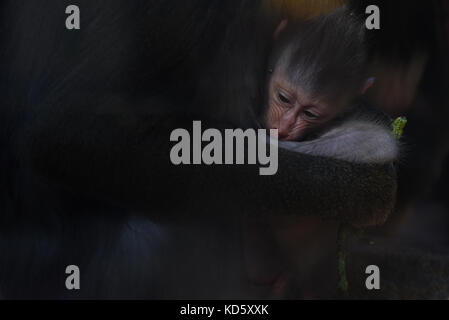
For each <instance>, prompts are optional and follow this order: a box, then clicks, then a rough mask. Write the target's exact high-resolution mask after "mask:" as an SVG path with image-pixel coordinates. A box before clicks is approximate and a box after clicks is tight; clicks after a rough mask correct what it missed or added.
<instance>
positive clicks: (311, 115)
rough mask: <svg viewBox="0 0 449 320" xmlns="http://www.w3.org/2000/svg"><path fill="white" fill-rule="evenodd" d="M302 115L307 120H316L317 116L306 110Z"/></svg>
mask: <svg viewBox="0 0 449 320" xmlns="http://www.w3.org/2000/svg"><path fill="white" fill-rule="evenodd" d="M304 115H305V116H306V117H307V118H309V119H316V118H318V116H317V115H316V114H314V113H312V112H310V111H308V110H306V111H304Z"/></svg>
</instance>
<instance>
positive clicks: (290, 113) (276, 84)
mask: <svg viewBox="0 0 449 320" xmlns="http://www.w3.org/2000/svg"><path fill="white" fill-rule="evenodd" d="M341 109H342V108H340V107H338V106H335V105H331V104H329V103H326V102H324V101H322V100H319V99H312V98H311V97H310V95H308V94H307V93H306V92H305V91H304V90H303V89H302V88H301V87H299V86H297V85H294V84H292V83H291V82H290V81H289V80H288V79H287V77H285V76H284V75H283V74H282V73H280V72H278V73H275V74H273V76H272V77H271V78H270V81H269V85H268V110H267V114H266V119H265V121H266V125H267V128H269V129H278V131H279V140H290V141H291V140H301V139H303V138H304V136H305V134H306V133H308V132H310V131H311V130H312V129H314V128H318V127H320V126H322V125H323V124H325V123H327V122H328V121H329V120H331V119H333V118H334V117H335V116H336V115H338V114H339V113H340V112H341Z"/></svg>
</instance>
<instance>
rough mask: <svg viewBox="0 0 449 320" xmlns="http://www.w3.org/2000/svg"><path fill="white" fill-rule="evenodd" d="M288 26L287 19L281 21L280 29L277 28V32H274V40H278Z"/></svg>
mask: <svg viewBox="0 0 449 320" xmlns="http://www.w3.org/2000/svg"><path fill="white" fill-rule="evenodd" d="M287 24H288V20H287V19H284V20H282V21H281V23H279V25H278V27H277V28H276V31H274V33H273V39H277V38H278V37H279V35H280V34H281V32H282V31H283V30H284V29H285V27H287Z"/></svg>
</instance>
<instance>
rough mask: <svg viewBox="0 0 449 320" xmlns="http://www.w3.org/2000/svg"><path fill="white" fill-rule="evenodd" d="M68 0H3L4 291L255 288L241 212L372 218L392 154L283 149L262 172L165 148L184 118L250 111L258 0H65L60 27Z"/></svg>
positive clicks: (388, 185) (388, 203)
mask: <svg viewBox="0 0 449 320" xmlns="http://www.w3.org/2000/svg"><path fill="white" fill-rule="evenodd" d="M68 4H71V3H69V2H68V1H46V2H39V3H37V2H30V1H19V0H14V1H6V2H5V3H4V4H3V6H2V9H3V10H4V11H3V15H2V19H0V21H1V24H2V27H1V28H0V30H2V35H1V41H2V43H1V46H0V48H1V49H0V50H1V59H0V63H1V66H2V72H1V74H0V81H1V84H2V85H1V86H0V88H1V89H0V90H1V96H2V99H3V101H2V103H1V109H0V110H1V117H0V121H1V123H0V124H1V126H0V130H2V131H1V140H0V141H1V147H2V153H1V158H0V159H1V174H0V179H1V183H0V188H1V191H2V192H1V197H2V198H1V201H0V205H1V208H0V221H1V223H0V237H1V239H0V240H1V241H0V244H1V245H0V291H1V293H2V295H3V296H4V297H6V298H95V297H97V298H98V297H101V298H111V297H114V298H117V297H122V298H123V297H125V298H133V297H134V298H136V297H137V298H142V297H147V298H167V297H171V298H173V297H175V298H180V297H184V298H226V297H228V298H239V297H257V295H255V294H254V293H252V292H251V291H250V290H249V287H248V286H241V283H242V281H241V279H242V277H244V275H243V274H242V270H243V268H242V256H241V242H240V238H239V233H238V231H239V228H238V226H239V224H238V222H236V220H237V221H238V220H239V219H240V218H241V217H242V216H244V215H247V214H252V215H318V216H322V217H327V218H336V219H340V220H346V221H348V222H351V223H353V224H358V225H373V224H378V223H382V222H383V221H384V220H385V219H386V217H387V216H388V214H389V212H390V210H391V208H392V206H393V202H394V196H395V174H394V170H393V168H392V166H391V164H387V165H382V166H376V165H369V164H368V165H366V164H352V163H348V162H345V161H339V160H333V159H326V158H321V157H313V156H307V155H301V154H296V153H293V152H290V151H286V150H281V152H280V155H279V172H278V174H277V175H275V176H271V177H261V176H259V175H258V169H257V167H253V166H231V167H204V166H192V167H175V166H173V165H171V164H170V162H169V158H168V154H169V148H170V144H169V133H170V131H171V130H172V129H174V128H177V127H186V128H189V127H190V126H191V120H192V119H193V118H195V119H198V118H200V119H202V120H204V121H205V123H207V119H208V118H212V117H214V116H215V117H217V118H220V117H221V116H222V115H223V119H225V120H227V121H228V123H231V124H234V125H237V126H238V125H244V124H247V125H248V124H251V123H253V122H254V119H255V118H251V119H249V117H253V115H254V114H257V109H256V108H258V107H259V106H261V105H258V104H257V103H259V102H260V101H259V99H260V97H259V96H258V90H259V89H258V88H261V87H258V86H256V85H255V84H254V83H257V82H258V80H257V79H255V78H254V77H255V76H256V75H257V76H259V73H260V72H262V71H260V69H258V67H256V63H255V62H253V60H251V59H253V58H254V56H253V53H258V54H260V55H261V59H266V57H267V55H268V52H267V51H266V50H265V49H264V48H265V42H264V41H265V40H264V39H269V33H268V32H267V33H264V32H262V36H261V37H262V40H261V42H259V43H258V45H257V46H259V47H257V46H256V47H253V44H252V42H251V39H252V38H251V35H252V34H253V32H255V31H257V32H259V33H260V32H261V31H260V30H265V29H264V27H261V29H259V27H260V25H258V24H253V23H257V21H259V17H260V15H259V14H258V11H257V3H256V2H254V1H239V2H238V3H235V2H232V3H231V2H228V1H221V0H217V1H210V0H207V1H202V0H198V1H185V2H180V1H173V2H167V1H156V0H154V1H132V2H130V1H124V0H123V1H118V0H114V1H112V0H107V1H78V2H77V4H78V5H79V6H80V8H81V14H82V22H81V30H80V31H79V32H73V31H70V32H69V31H67V30H65V29H64V20H65V17H66V16H65V14H64V8H65V6H66V5H68ZM173 10H174V11H173ZM248 17H253V19H252V20H248V19H247V18H248ZM267 41H268V40H267ZM223 48H228V49H229V50H228V51H222V50H223ZM246 48H247V49H246ZM258 48H262V49H260V51H259V52H257V50H258ZM240 55H241V56H240ZM245 59H248V60H245ZM234 62H236V63H237V64H234ZM242 66H244V67H245V68H244V69H240V67H242ZM221 68H223V69H221ZM260 68H262V69H263V68H264V66H263V65H262V66H260ZM3 70H4V71H3ZM220 70H221V71H222V72H223V73H221V72H219V71H220ZM253 71H254V72H255V74H254V75H252V74H251V72H253ZM248 72H249V73H248ZM204 79H208V81H212V82H211V84H212V86H211V85H210V84H209V85H206V84H205V83H207V81H204ZM236 79H237V80H238V82H236V83H234V82H233V81H234V80H236ZM237 80H236V81H237ZM215 83H217V86H218V87H217V88H219V89H220V90H221V88H226V90H225V91H218V93H217V94H219V95H218V96H215V95H214V94H213V92H217V91H215V90H216V89H217V88H214V84H215ZM257 84H258V83H257ZM207 88H212V89H213V91H212V92H211V91H207ZM248 88H249V89H250V91H247V89H248ZM249 93H250V94H249ZM214 97H215V99H213V98H214ZM236 100H237V101H238V102H239V103H238V104H237V105H233V104H231V102H232V101H236ZM209 102H210V103H209ZM216 103H218V106H217V104H216ZM233 108H238V109H233ZM255 110H256V111H255ZM192 112H196V114H197V115H196V116H194V117H193V116H190V115H189V114H190V113H192ZM210 125H213V126H221V127H223V126H224V125H223V124H222V123H219V124H216V123H211V124H210ZM227 125H228V124H226V125H225V126H227ZM253 125H254V123H253ZM205 126H206V124H205ZM69 264H77V265H79V266H80V268H81V288H82V289H81V291H80V292H74V291H71V292H69V291H67V290H66V289H65V287H64V280H65V276H66V275H65V273H64V270H65V266H67V265H69Z"/></svg>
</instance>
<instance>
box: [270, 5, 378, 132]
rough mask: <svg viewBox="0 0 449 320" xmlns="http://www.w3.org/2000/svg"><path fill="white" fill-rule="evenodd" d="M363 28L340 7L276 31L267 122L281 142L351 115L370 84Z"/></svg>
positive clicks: (286, 25) (271, 63) (283, 24)
mask: <svg viewBox="0 0 449 320" xmlns="http://www.w3.org/2000/svg"><path fill="white" fill-rule="evenodd" d="M366 73H367V72H366V53H365V40H364V24H363V23H362V22H361V21H360V20H359V19H357V18H356V17H355V16H353V15H351V14H350V13H349V12H348V11H347V10H346V9H345V8H340V9H337V10H335V11H333V12H332V13H330V14H328V15H323V16H320V17H317V18H315V19H312V20H307V21H300V22H295V23H291V22H287V21H285V20H284V21H282V22H281V24H280V25H279V27H278V28H277V30H276V32H275V44H274V48H273V52H272V55H271V58H270V77H269V79H268V85H267V93H268V99H267V104H268V106H267V113H266V124H267V127H269V128H275V129H278V130H279V139H281V140H300V139H303V138H304V136H305V135H306V134H307V133H310V132H311V131H313V129H318V128H320V127H322V126H323V125H324V124H325V123H327V122H329V121H330V120H332V119H334V118H335V117H336V116H337V115H340V114H342V113H343V112H345V111H347V110H348V109H349V108H350V106H351V101H352V100H353V99H354V98H355V97H357V96H358V95H360V94H362V93H363V92H364V91H365V90H366V89H367V88H368V87H369V86H370V85H371V84H372V83H373V80H372V78H370V79H368V80H367V74H366Z"/></svg>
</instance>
